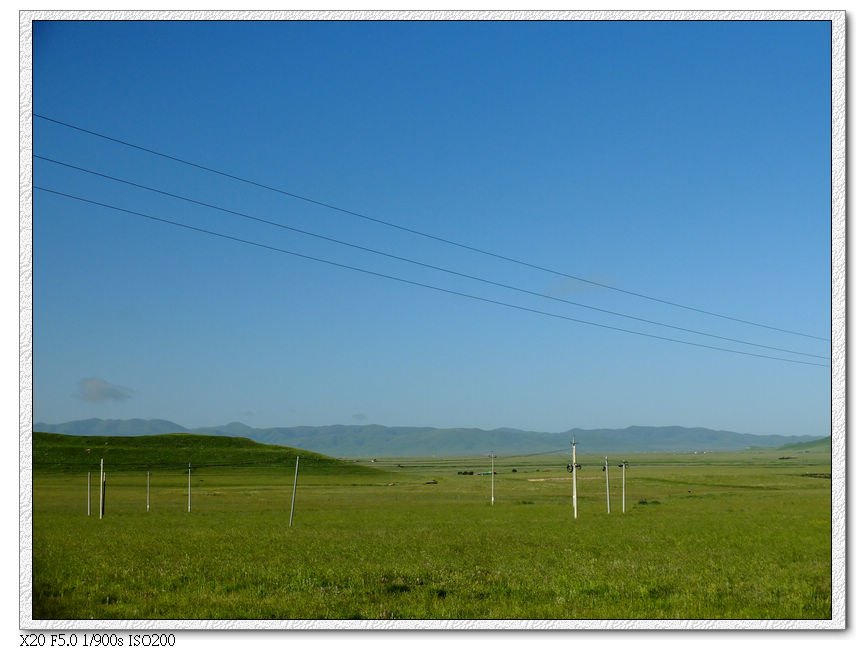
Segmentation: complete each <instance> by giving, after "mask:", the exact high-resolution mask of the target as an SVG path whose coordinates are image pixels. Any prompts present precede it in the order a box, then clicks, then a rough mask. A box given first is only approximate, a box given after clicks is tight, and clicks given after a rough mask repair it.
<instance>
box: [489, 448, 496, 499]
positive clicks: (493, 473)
mask: <svg viewBox="0 0 865 650" xmlns="http://www.w3.org/2000/svg"><path fill="white" fill-rule="evenodd" d="M490 462H491V463H492V468H491V470H490V478H491V479H492V495H491V497H490V505H493V506H494V505H495V504H496V455H495V454H494V453H493V452H490Z"/></svg>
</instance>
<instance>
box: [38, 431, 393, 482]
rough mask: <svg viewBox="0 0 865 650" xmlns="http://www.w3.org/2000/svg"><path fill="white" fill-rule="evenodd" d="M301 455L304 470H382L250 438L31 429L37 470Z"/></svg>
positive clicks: (264, 463) (268, 461) (279, 459)
mask: <svg viewBox="0 0 865 650" xmlns="http://www.w3.org/2000/svg"><path fill="white" fill-rule="evenodd" d="M298 456H300V459H301V463H302V464H303V466H304V469H305V471H306V472H310V471H311V472H319V473H323V474H327V473H336V472H340V473H345V472H350V473H354V474H358V473H359V474H368V473H378V470H376V469H373V468H370V467H366V466H362V465H357V464H354V463H346V462H344V461H340V460H337V459H335V458H330V457H328V456H324V455H322V454H316V453H314V452H311V451H306V450H304V449H297V448H293V447H282V446H278V445H265V444H261V443H258V442H254V441H253V440H249V439H248V438H232V437H226V436H206V435H199V434H189V433H172V434H164V435H148V436H70V435H64V434H58V433H40V432H34V433H33V469H34V470H37V471H39V470H52V471H81V470H84V471H86V470H88V469H90V470H98V468H99V461H100V459H104V461H105V464H106V465H107V466H110V467H111V468H112V470H114V471H117V470H130V471H131V470H146V469H173V468H176V469H185V468H186V467H187V466H188V464H189V463H192V466H193V468H204V467H225V468H232V467H238V468H239V467H247V468H256V467H257V468H278V467H285V468H289V469H293V468H294V463H295V459H296V458H297V457H298Z"/></svg>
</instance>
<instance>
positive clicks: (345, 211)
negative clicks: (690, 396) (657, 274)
mask: <svg viewBox="0 0 865 650" xmlns="http://www.w3.org/2000/svg"><path fill="white" fill-rule="evenodd" d="M33 117H38V118H40V119H42V120H46V121H48V122H53V123H54V124H58V125H60V126H65V127H67V128H70V129H74V130H76V131H80V132H82V133H87V134H89V135H93V136H96V137H98V138H102V139H104V140H108V141H110V142H115V143H117V144H121V145H123V146H126V147H130V148H133V149H137V150H139V151H143V152H145V153H149V154H152V155H154V156H160V157H162V158H165V159H167V160H172V161H174V162H178V163H181V164H184V165H188V166H190V167H195V168H196V169H201V170H203V171H207V172H210V173H213V174H218V175H220V176H223V177H224V178H230V179H232V180H235V181H238V182H241V183H246V184H248V185H252V186H254V187H258V188H261V189H265V190H269V191H271V192H276V193H278V194H282V195H284V196H288V197H291V198H294V199H298V200H300V201H306V202H307V203H311V204H313V205H318V206H320V207H323V208H327V209H329V210H335V211H337V212H342V213H343V214H347V215H350V216H353V217H358V218H360V219H365V220H367V221H371V222H374V223H377V224H380V225H382V226H387V227H389V228H395V229H397V230H402V231H403V232H408V233H411V234H413V235H417V236H420V237H425V238H427V239H432V240H434V241H438V242H441V243H443V244H448V245H450V246H456V247H459V248H462V249H464V250H468V251H472V252H474V253H480V254H482V255H487V256H489V257H494V258H496V259H500V260H503V261H506V262H511V263H513V264H519V265H520V266H524V267H527V268H531V269H535V270H537V271H543V272H545V273H551V274H553V275H558V276H560V277H564V278H570V279H572V280H577V281H579V282H584V283H586V284H591V285H594V286H596V287H601V288H603V289H610V290H611V291H617V292H619V293H624V294H627V295H629V296H634V297H637V298H642V299H644V300H651V301H653V302H657V303H661V304H664V305H668V306H671V307H677V308H679V309H687V310H689V311H693V312H697V313H700V314H704V315H707V316H713V317H715V318H723V319H725V320H729V321H734V322H737V323H742V324H745V325H751V326H754V327H762V328H764V329H770V330H774V331H776V332H783V333H785V334H792V335H795V336H803V337H806V338H810V339H816V340H819V341H828V340H829V339H828V338H826V337H822V336H815V335H813V334H805V333H803V332H796V331H794V330H788V329H783V328H780V327H774V326H772V325H766V324H764V323H757V322H755V321H750V320H746V319H743V318H736V317H733V316H727V315H725V314H720V313H717V312H712V311H708V310H705V309H700V308H697V307H691V306H689V305H684V304H682V303H677V302H673V301H670V300H664V299H662V298H656V297H654V296H650V295H648V294H645V293H639V292H636V291H630V290H628V289H622V288H620V287H615V286H613V285H610V284H605V283H603V282H597V281H595V280H589V279H588V278H584V277H581V276H578V275H573V274H571V273H565V272H563V271H557V270H555V269H550V268H547V267H544V266H540V265H538V264H533V263H531V262H526V261H524V260H519V259H516V258H514V257H509V256H507V255H502V254H499V253H494V252H492V251H488V250H484V249H482V248H477V247H474V246H469V245H467V244H461V243H460V242H457V241H454V240H452V239H446V238H444V237H439V236H437V235H432V234H429V233H426V232H422V231H420V230H415V229H413V228H408V227H406V226H401V225H399V224H396V223H393V222H391V221H385V220H384V219H378V218H376V217H371V216H369V215H366V214H363V213H360V212H355V211H354V210H348V209H346V208H341V207H339V206H337V205H333V204H331V203H326V202H324V201H319V200H317V199H313V198H310V197H307V196H302V195H300V194H295V193H294V192H289V191H287V190H283V189H280V188H278V187H274V186H272V185H266V184H264V183H259V182H258V181H254V180H251V179H248V178H244V177H242V176H236V175H234V174H230V173H228V172H224V171H221V170H219V169H214V168H213V167H208V166H206V165H202V164H199V163H195V162H192V161H190V160H186V159H183V158H179V157H177V156H172V155H170V154H166V153H163V152H161V151H156V150H155V149H149V148H147V147H143V146H141V145H137V144H133V143H131V142H127V141H126V140H121V139H119V138H114V137H111V136H108V135H105V134H104V133H99V132H97V131H92V130H90V129H85V128H83V127H80V126H76V125H74V124H70V123H68V122H63V121H61V120H57V119H54V118H51V117H47V116H45V115H41V114H39V113H33Z"/></svg>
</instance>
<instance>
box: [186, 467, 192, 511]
mask: <svg viewBox="0 0 865 650" xmlns="http://www.w3.org/2000/svg"><path fill="white" fill-rule="evenodd" d="M186 512H192V463H189V469H188V478H187V484H186Z"/></svg>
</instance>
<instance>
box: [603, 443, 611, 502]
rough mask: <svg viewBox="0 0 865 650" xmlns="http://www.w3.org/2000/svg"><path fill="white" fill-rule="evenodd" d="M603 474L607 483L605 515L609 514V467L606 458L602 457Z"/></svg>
mask: <svg viewBox="0 0 865 650" xmlns="http://www.w3.org/2000/svg"><path fill="white" fill-rule="evenodd" d="M604 474H605V476H604V478H605V479H606V481H607V514H610V465H609V463H608V462H607V457H606V456H604Z"/></svg>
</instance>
